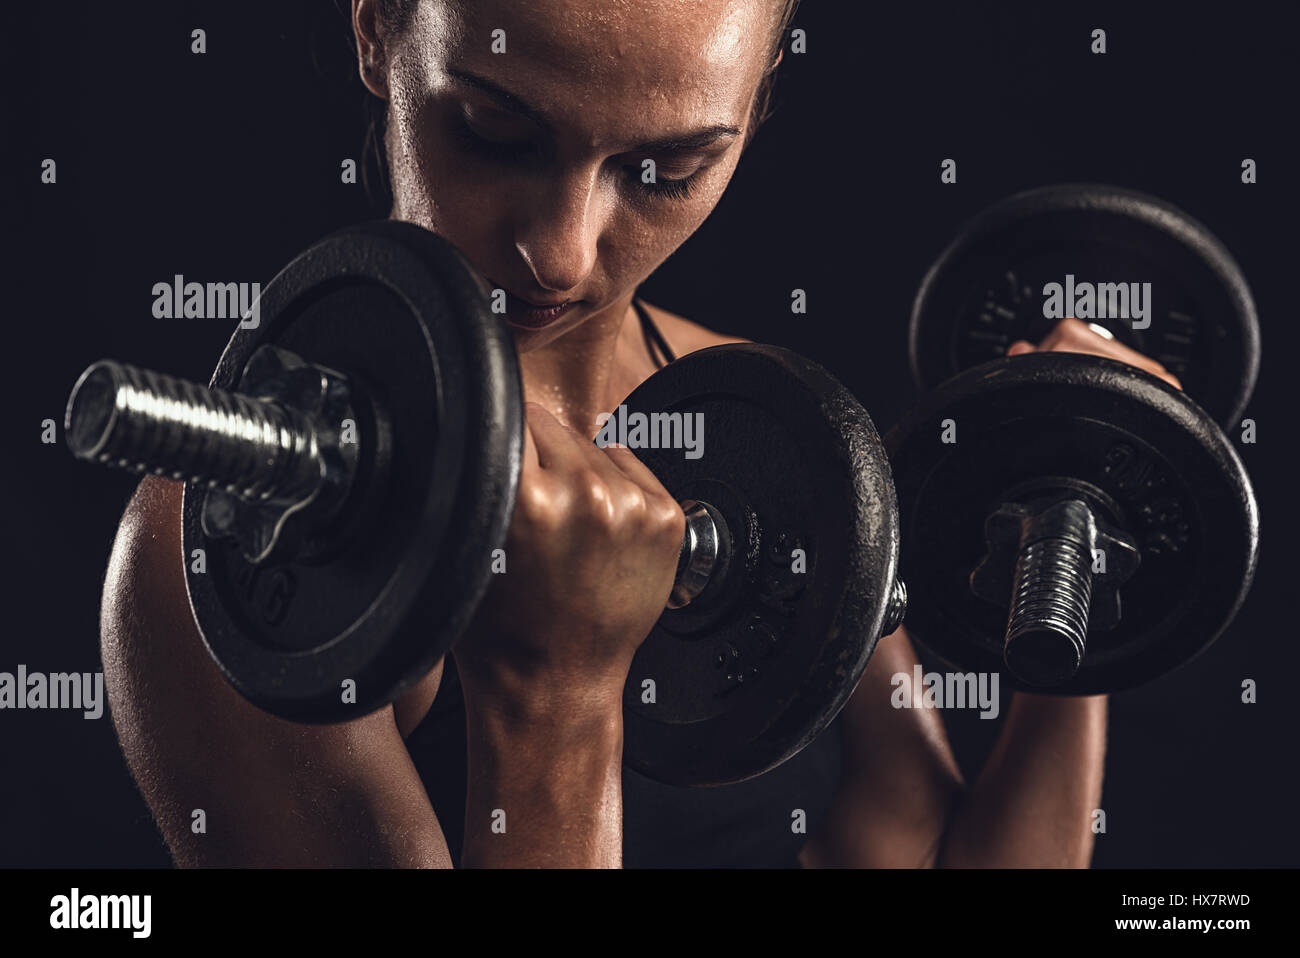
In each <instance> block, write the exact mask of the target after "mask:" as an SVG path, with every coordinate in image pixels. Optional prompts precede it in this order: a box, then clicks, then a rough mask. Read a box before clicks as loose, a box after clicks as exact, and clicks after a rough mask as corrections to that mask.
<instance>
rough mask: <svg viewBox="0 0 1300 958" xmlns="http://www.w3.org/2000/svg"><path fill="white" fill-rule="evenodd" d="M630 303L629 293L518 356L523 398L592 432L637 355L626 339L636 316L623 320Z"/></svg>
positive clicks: (633, 329) (577, 428)
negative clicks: (575, 325) (630, 360)
mask: <svg viewBox="0 0 1300 958" xmlns="http://www.w3.org/2000/svg"><path fill="white" fill-rule="evenodd" d="M631 306H632V296H631V294H629V295H627V296H625V297H622V298H620V299H619V300H618V301H617V302H615V303H614V304H613V305H611V306H610V307H609V308H608V309H605V310H602V311H601V312H599V313H597V314H596V315H594V316H591V317H589V318H588V319H586V320H584V321H583V323H582V324H581V325H580V326H578V327H576V328H574V329H571V330H570V331H569V332H567V333H565V334H564V335H562V336H560V337H559V338H557V339H555V340H552V341H551V342H549V343H547V344H546V345H544V346H539V347H538V348H537V349H533V350H529V351H528V352H527V353H523V354H521V355H520V357H519V368H520V373H521V375H522V377H523V384H524V399H525V400H526V401H528V402H535V403H537V404H539V405H540V406H542V407H543V408H545V409H546V411H547V412H549V413H550V414H551V415H552V416H554V417H555V418H556V419H558V420H559V421H560V422H562V423H564V424H565V425H566V426H568V427H569V428H571V429H573V430H574V431H576V432H579V433H581V434H582V435H584V436H595V435H596V432H597V429H598V426H597V424H596V417H597V416H598V415H599V414H600V413H602V412H612V411H613V409H614V407H615V406H616V405H617V404H618V403H619V402H620V401H621V400H622V399H623V396H624V393H625V391H626V390H625V386H626V384H627V382H628V381H629V374H630V370H628V369H624V368H623V366H624V365H626V361H627V360H626V357H628V356H630V355H636V353H634V352H632V351H631V349H630V346H631V345H632V344H630V343H629V342H628V341H627V340H628V337H629V336H635V335H636V334H637V328H638V326H637V323H636V322H635V320H633V321H631V322H628V321H627V317H628V316H629V315H630V314H631V311H632V310H631ZM620 341H622V348H620ZM642 351H644V350H642Z"/></svg>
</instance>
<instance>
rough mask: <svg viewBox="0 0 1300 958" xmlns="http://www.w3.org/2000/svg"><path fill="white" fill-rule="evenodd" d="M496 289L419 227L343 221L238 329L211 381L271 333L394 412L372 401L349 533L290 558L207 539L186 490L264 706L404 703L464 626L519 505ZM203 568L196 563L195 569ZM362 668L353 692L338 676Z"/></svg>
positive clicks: (246, 670)
mask: <svg viewBox="0 0 1300 958" xmlns="http://www.w3.org/2000/svg"><path fill="white" fill-rule="evenodd" d="M488 295H489V294H488V292H487V289H486V287H485V286H484V285H483V284H482V281H481V280H479V279H478V278H477V277H476V276H475V274H474V273H473V272H472V271H471V270H470V268H469V267H468V265H467V264H466V263H465V262H464V260H463V259H461V257H460V255H459V254H458V253H457V252H456V251H455V249H454V248H453V247H451V246H450V245H449V244H448V243H446V242H445V241H444V240H441V239H439V238H438V237H436V236H434V235H433V234H432V233H429V232H427V231H426V230H423V229H421V228H419V227H417V226H414V225H411V224H409V223H401V222H390V221H380V222H374V223H367V224H363V225H360V226H357V227H353V228H349V229H346V230H343V231H341V232H339V233H335V234H333V235H332V236H329V237H327V238H326V239H324V240H322V241H321V242H320V243H318V244H317V245H315V246H313V247H312V248H310V249H308V250H307V251H306V252H304V253H303V254H302V255H300V256H299V257H298V258H297V259H295V260H294V261H293V262H292V263H290V264H289V265H288V266H287V267H285V269H284V270H283V271H281V272H280V274H279V275H278V276H276V277H275V279H274V280H273V281H272V282H271V283H270V284H269V285H268V286H267V287H266V289H265V290H264V292H263V295H262V297H261V307H260V308H261V323H260V325H259V326H258V327H257V328H256V329H242V328H241V329H239V330H238V331H236V333H235V335H234V337H233V338H232V339H231V341H230V343H229V345H228V346H227V347H226V351H225V353H224V354H223V355H222V357H221V361H220V362H219V364H218V365H217V369H216V372H215V373H214V374H213V376H212V385H213V386H220V387H223V388H226V389H231V388H234V386H235V384H236V383H237V382H238V380H239V378H240V375H241V373H242V371H243V369H244V366H245V364H246V363H247V362H248V359H249V357H250V356H251V355H252V353H253V351H254V350H255V349H256V348H257V347H258V346H260V345H262V344H264V343H275V344H277V345H278V346H280V347H283V348H285V349H288V350H290V351H292V352H294V353H297V354H298V355H299V356H302V357H303V358H304V359H306V360H307V361H309V362H312V363H317V364H320V365H323V366H327V367H329V368H332V369H335V370H337V371H339V372H341V373H344V374H345V375H346V376H348V377H349V379H351V380H353V381H355V382H356V383H357V384H358V385H359V386H360V387H361V388H362V389H363V390H364V392H365V393H366V394H368V395H369V396H371V397H372V398H373V399H374V403H373V405H374V406H375V407H378V408H379V409H380V410H382V415H381V416H378V417H377V416H376V415H375V413H374V410H373V409H370V408H361V409H358V410H357V412H358V435H359V441H360V450H361V467H360V472H359V474H358V478H357V489H356V491H355V493H354V495H353V496H352V497H351V498H350V499H349V510H350V511H349V512H348V513H347V514H346V515H344V516H343V517H341V518H340V520H339V527H340V530H341V531H340V532H339V533H338V538H340V539H341V543H340V544H339V545H338V546H337V547H336V548H333V549H331V550H329V551H328V552H326V553H325V554H320V553H319V552H318V553H317V554H315V555H312V556H309V557H301V556H299V557H295V558H294V559H293V560H290V561H286V562H283V563H279V564H271V565H264V566H254V565H250V564H249V563H247V562H245V561H244V559H243V558H242V556H241V555H240V553H239V550H238V549H237V548H236V547H235V546H234V545H233V543H232V542H231V541H230V540H215V539H208V538H207V537H206V536H205V535H204V533H203V531H202V528H201V525H200V515H201V510H202V502H203V493H202V491H201V490H197V489H194V488H191V487H186V489H185V496H184V542H185V554H186V555H187V556H188V555H190V554H191V553H192V550H194V549H196V548H203V549H205V550H206V552H207V571H206V573H196V572H194V571H193V570H192V568H187V585H188V589H189V595H190V604H191V606H192V608H193V610H194V614H195V618H196V621H197V622H198V623H199V626H200V628H201V631H202V633H203V638H204V642H205V643H206V644H207V647H208V650H209V652H211V654H212V657H213V658H214V659H215V660H216V661H217V664H218V665H219V666H220V667H221V671H222V673H223V674H224V675H225V676H226V678H227V679H228V680H229V681H230V682H231V684H232V685H234V687H235V688H236V689H237V690H238V691H239V692H240V693H241V694H243V695H244V696H245V697H246V698H248V699H249V700H250V701H252V702H253V703H254V704H256V705H258V706H260V707H262V708H263V709H265V710H267V711H269V712H272V713H275V714H277V715H280V716H283V717H285V718H290V719H295V720H298V721H305V722H330V721H343V720H346V719H352V718H356V717H358V716H360V715H362V714H364V713H366V712H369V711H372V710H374V709H376V708H379V707H381V706H383V705H385V704H387V703H389V702H391V701H392V700H393V699H394V698H395V697H396V696H397V695H398V694H400V693H401V692H402V691H403V690H404V689H406V688H408V687H409V686H410V685H411V684H412V683H414V682H415V681H417V680H418V679H419V678H420V677H421V676H423V675H424V674H425V673H427V672H428V670H429V668H431V667H432V666H433V664H434V662H435V661H436V660H437V659H438V657H439V656H441V655H443V654H444V653H445V652H446V651H447V649H448V648H449V647H450V646H451V644H452V643H453V641H454V640H455V639H456V637H457V636H458V635H459V634H460V632H461V631H462V630H463V628H464V627H465V625H466V624H467V622H468V620H469V617H470V615H471V614H472V612H473V610H474V608H475V606H476V605H477V603H478V601H479V599H480V598H481V596H482V594H483V592H484V590H485V589H486V586H487V583H488V577H489V576H490V575H491V566H490V556H491V552H492V550H493V549H495V548H498V547H500V546H501V545H502V543H503V542H504V540H505V534H506V530H507V527H508V524H509V518H510V512H511V509H512V508H513V504H514V497H515V490H516V486H517V483H518V476H519V465H520V461H521V460H520V457H521V450H522V441H523V431H522V430H523V421H522V404H521V390H520V383H519V371H518V366H517V361H516V357H515V351H514V344H513V343H512V341H511V339H510V336H509V333H508V331H507V330H506V329H505V327H504V325H503V324H502V323H501V322H500V320H499V319H498V318H497V317H495V316H493V315H492V313H491V312H490V310H489V308H488ZM189 565H190V564H189V563H187V567H188V566H189ZM347 679H352V680H354V681H355V682H356V699H357V701H356V704H346V703H344V702H343V701H342V698H343V693H342V684H343V682H344V681H345V680H347Z"/></svg>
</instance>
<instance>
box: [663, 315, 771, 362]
mask: <svg viewBox="0 0 1300 958" xmlns="http://www.w3.org/2000/svg"><path fill="white" fill-rule="evenodd" d="M645 306H646V309H648V310H649V311H650V317H651V318H652V319H653V320H654V321H655V324H656V325H657V326H658V327H659V330H660V332H662V333H663V334H664V338H665V339H667V340H668V345H669V346H671V347H672V348H673V352H674V353H676V354H677V355H678V356H685V355H686V354H687V353H693V352H695V351H696V350H697V349H706V348H708V347H709V346H721V345H723V344H725V343H747V342H750V340H748V339H742V338H741V337H739V336H732V335H729V334H727V333H720V332H717V331H716V330H712V329H709V328H708V327H706V326H701V325H700V324H699V323H695V322H692V321H691V320H689V319H686V318H685V317H683V316H678V315H677V314H676V313H670V312H669V311H668V310H666V309H663V308H661V307H659V306H653V305H651V304H650V303H646V304H645Z"/></svg>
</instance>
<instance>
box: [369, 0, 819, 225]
mask: <svg viewBox="0 0 1300 958" xmlns="http://www.w3.org/2000/svg"><path fill="white" fill-rule="evenodd" d="M417 3H419V0H379V5H378V12H377V16H378V20H379V27H380V30H381V31H382V32H383V33H387V34H390V35H396V34H400V33H403V32H404V31H405V30H406V29H407V27H409V26H410V25H411V20H412V19H413V18H414V16H415V6H416V4H417ZM780 3H781V20H780V27H779V29H778V30H777V31H776V35H775V36H774V37H773V39H772V45H771V47H770V49H769V50H768V57H767V62H768V66H767V69H766V70H765V71H764V72H763V78H762V79H761V80H760V81H759V83H758V90H757V91H756V92H755V95H754V108H753V112H752V113H751V114H750V122H749V126H748V128H747V130H746V133H745V144H746V145H748V144H749V141H750V140H751V139H753V137H754V134H755V133H756V132H757V131H758V128H759V127H760V126H762V125H763V121H764V120H766V119H767V118H768V117H769V116H771V115H772V109H773V106H774V102H775V101H774V98H773V91H774V90H775V88H776V65H777V57H778V56H779V55H780V53H781V50H782V48H783V47H784V45H785V37H786V34H787V33H788V32H789V30H790V23H791V22H792V21H793V20H794V14H795V11H796V10H797V9H798V7H799V0H780ZM366 110H367V112H368V114H369V122H368V123H367V124H366V140H365V144H364V147H363V149H364V157H365V159H364V162H363V164H362V168H361V182H362V186H363V188H364V189H365V191H366V193H367V194H368V195H370V196H371V197H372V198H374V199H375V201H376V202H377V203H380V204H382V205H383V209H384V212H385V213H387V207H388V205H389V204H391V202H392V191H391V189H390V187H389V183H388V163H387V161H386V159H385V155H384V130H385V127H386V125H387V112H388V107H387V105H386V104H385V103H384V102H383V101H381V100H379V99H378V98H377V97H372V96H368V97H366ZM372 160H373V163H374V166H375V172H376V173H377V177H376V178H375V179H374V180H372V178H371V176H370V174H369V169H370V166H371V162H372ZM375 187H378V189H377V190H376V189H375ZM377 194H378V195H377Z"/></svg>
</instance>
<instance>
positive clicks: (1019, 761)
mask: <svg viewBox="0 0 1300 958" xmlns="http://www.w3.org/2000/svg"><path fill="white" fill-rule="evenodd" d="M915 663H916V654H915V652H914V651H913V649H912V645H911V642H910V641H909V640H908V638H907V634H906V633H905V632H904V631H903V630H901V629H900V630H899V631H898V632H895V633H894V634H893V635H890V636H887V637H886V638H884V639H882V640H881V642H880V645H879V647H878V648H877V650H876V653H875V654H874V655H873V656H872V659H871V662H870V664H869V665H868V667H867V670H866V672H865V673H864V674H863V676H862V680H861V681H860V682H859V684H858V688H857V689H856V691H854V693H853V696H852V698H851V699H850V700H849V704H848V705H847V706H845V709H844V713H843V723H844V737H843V749H844V764H845V773H844V780H843V783H842V785H841V788H840V791H839V792H838V793H837V795H836V797H835V801H834V803H833V805H832V808H831V811H830V815H829V818H828V820H827V822H826V823H825V826H824V827H823V828H822V829H820V830H819V831H816V832H815V833H814V834H813V835H812V837H811V838H810V840H809V842H808V844H807V845H806V846H805V847H804V850H803V853H802V855H801V860H802V862H803V864H804V865H805V866H808V867H836V866H839V867H900V868H916V867H923V868H924V867H935V866H941V867H1041V866H1047V867H1077V868H1083V867H1087V865H1088V862H1089V860H1090V859H1091V857H1092V844H1093V835H1092V830H1091V827H1090V825H1091V813H1092V810H1093V809H1095V808H1096V807H1097V806H1098V803H1099V802H1100V799H1101V780H1102V768H1103V760H1104V757H1105V745H1106V699H1105V697H1104V696H1095V697H1091V698H1066V697H1060V698H1056V697H1052V696H1038V695H1024V694H1020V693H1017V694H1016V695H1014V696H1013V697H1012V700H1011V704H1010V707H1009V709H1008V712H1007V715H1006V719H1005V724H1004V726H1003V729H1002V732H1001V735H1000V736H999V738H998V741H997V744H996V746H995V748H994V750H993V752H992V754H991V755H990V757H989V759H988V761H987V762H986V764H985V766H984V769H983V771H982V772H981V773H980V776H979V778H978V779H977V781H976V782H975V784H974V786H967V784H966V783H965V782H964V781H963V779H962V776H961V773H960V771H959V770H958V768H957V763H956V760H955V759H954V758H953V755H952V750H951V748H950V746H949V744H948V740H947V736H946V735H945V733H944V728H943V721H942V719H941V718H940V713H939V712H938V711H936V710H933V709H895V708H894V707H893V706H892V705H891V704H890V697H891V694H892V693H893V691H894V687H893V686H892V685H891V683H890V678H891V676H892V675H893V674H894V673H896V672H906V673H909V674H910V673H911V671H912V667H913V665H914V664H915Z"/></svg>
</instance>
